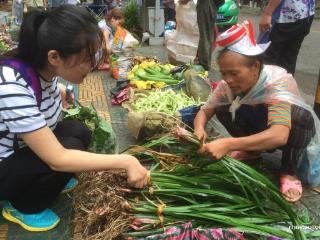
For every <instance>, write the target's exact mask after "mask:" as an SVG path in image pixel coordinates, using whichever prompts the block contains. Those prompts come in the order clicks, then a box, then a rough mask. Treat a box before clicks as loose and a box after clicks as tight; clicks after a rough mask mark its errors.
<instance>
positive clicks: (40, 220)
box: [2, 201, 60, 232]
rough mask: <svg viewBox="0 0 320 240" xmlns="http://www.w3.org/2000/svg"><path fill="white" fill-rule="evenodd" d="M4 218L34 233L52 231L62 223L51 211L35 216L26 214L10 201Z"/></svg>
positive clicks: (4, 208) (6, 204) (3, 213)
mask: <svg viewBox="0 0 320 240" xmlns="http://www.w3.org/2000/svg"><path fill="white" fill-rule="evenodd" d="M2 216H3V217H4V218H5V219H7V220H8V221H11V222H14V223H17V224H19V225H20V226H21V227H22V228H24V229H26V230H28V231H32V232H42V231H48V230H51V229H53V228H54V227H56V226H57V225H58V223H59V222H60V218H59V217H58V216H57V215H56V214H55V213H54V212H52V211H51V210H50V209H45V210H43V211H42V212H39V213H35V214H24V213H22V212H19V211H18V210H17V209H15V208H14V207H13V206H12V205H11V204H10V202H8V201H6V202H5V204H4V206H3V209H2Z"/></svg>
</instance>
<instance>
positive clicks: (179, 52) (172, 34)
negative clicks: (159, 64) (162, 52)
mask: <svg viewBox="0 0 320 240" xmlns="http://www.w3.org/2000/svg"><path fill="white" fill-rule="evenodd" d="M176 20H177V28H176V30H172V31H166V32H165V44H166V48H167V50H168V58H169V60H170V62H171V63H175V64H176V63H188V62H190V61H193V60H194V59H195V57H196V55H197V50H198V43H199V28H198V24H197V11H196V5H195V3H194V2H192V1H190V2H189V3H187V4H185V5H181V4H177V5H176Z"/></svg>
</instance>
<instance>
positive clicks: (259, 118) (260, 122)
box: [215, 105, 267, 161]
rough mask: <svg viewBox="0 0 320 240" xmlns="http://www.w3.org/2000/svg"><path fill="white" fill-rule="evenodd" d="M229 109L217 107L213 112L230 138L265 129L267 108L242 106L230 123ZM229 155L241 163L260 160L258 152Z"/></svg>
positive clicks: (227, 107)
mask: <svg viewBox="0 0 320 240" xmlns="http://www.w3.org/2000/svg"><path fill="white" fill-rule="evenodd" d="M229 107H230V105H227V106H221V107H218V108H216V109H215V112H216V116H217V118H218V120H219V121H220V122H221V123H222V124H223V125H224V127H225V128H226V129H227V131H228V132H229V133H230V134H231V135H232V136H234V137H244V136H250V135H252V134H255V133H258V132H261V131H263V130H265V129H266V127H267V108H266V107H265V106H264V105H257V106H255V107H253V106H250V105H242V106H241V107H240V108H239V109H238V110H237V112H236V115H235V119H234V121H232V116H231V113H230V112H229ZM229 155H230V156H231V157H232V158H234V159H237V160H241V161H245V160H251V159H258V158H260V152H256V151H233V152H231V153H229Z"/></svg>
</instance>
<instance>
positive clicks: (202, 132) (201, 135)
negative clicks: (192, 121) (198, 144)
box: [194, 128, 208, 142]
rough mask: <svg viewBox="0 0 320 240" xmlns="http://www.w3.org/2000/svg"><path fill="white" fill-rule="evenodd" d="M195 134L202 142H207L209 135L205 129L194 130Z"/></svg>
mask: <svg viewBox="0 0 320 240" xmlns="http://www.w3.org/2000/svg"><path fill="white" fill-rule="evenodd" d="M194 134H195V135H196V136H197V137H198V138H199V140H201V141H202V142H205V141H206V139H207V137H208V135H207V133H206V130H204V128H195V129H194Z"/></svg>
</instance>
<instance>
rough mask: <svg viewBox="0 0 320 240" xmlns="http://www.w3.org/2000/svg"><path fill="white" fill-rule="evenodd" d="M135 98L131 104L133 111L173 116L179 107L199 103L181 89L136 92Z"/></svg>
mask: <svg viewBox="0 0 320 240" xmlns="http://www.w3.org/2000/svg"><path fill="white" fill-rule="evenodd" d="M135 97H136V98H137V99H136V100H135V101H134V102H133V103H132V105H131V107H132V110H133V111H135V112H148V111H152V112H161V113H165V114H168V115H170V116H173V115H174V114H176V113H177V111H179V110H180V109H183V108H185V107H188V106H192V105H199V104H200V102H199V101H196V100H194V99H193V98H192V97H189V96H188V95H186V94H185V93H184V92H183V91H178V92H175V91H173V90H167V91H161V90H155V91H150V92H148V94H142V93H136V94H135Z"/></svg>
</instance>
